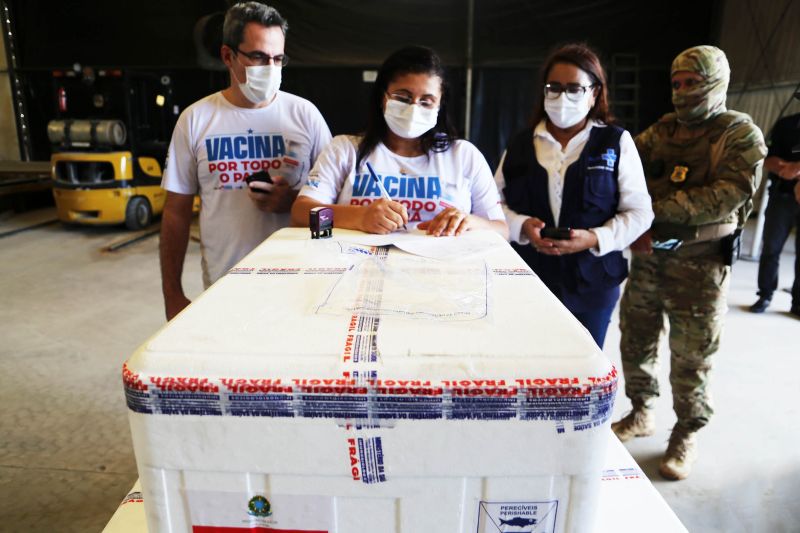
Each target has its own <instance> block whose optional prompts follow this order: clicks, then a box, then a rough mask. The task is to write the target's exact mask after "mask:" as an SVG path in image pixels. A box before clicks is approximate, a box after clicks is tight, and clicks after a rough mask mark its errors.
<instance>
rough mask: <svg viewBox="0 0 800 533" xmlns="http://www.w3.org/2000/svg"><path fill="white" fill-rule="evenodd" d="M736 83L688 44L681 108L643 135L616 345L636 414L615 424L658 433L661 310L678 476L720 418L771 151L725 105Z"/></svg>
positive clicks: (746, 120) (722, 63)
mask: <svg viewBox="0 0 800 533" xmlns="http://www.w3.org/2000/svg"><path fill="white" fill-rule="evenodd" d="M729 80H730V67H729V66H728V60H727V58H726V57H725V54H724V52H723V51H722V50H720V49H719V48H715V47H713V46H697V47H694V48H690V49H688V50H685V51H684V52H682V53H681V54H679V55H678V57H676V58H675V60H674V61H673V63H672V104H673V105H674V107H675V112H674V113H668V114H667V115H665V116H664V117H662V118H661V120H659V121H658V122H657V123H656V124H654V125H652V126H650V127H649V128H648V129H647V130H645V131H644V132H642V133H641V134H640V135H639V136H638V137H637V138H636V147H637V148H638V150H639V154H640V155H641V157H642V163H643V164H644V169H645V176H646V178H647V189H648V191H649V192H650V196H651V197H652V199H653V212H654V213H655V219H654V222H653V225H652V226H651V228H650V230H648V231H647V232H646V233H645V234H644V235H642V236H641V237H640V238H639V239H638V240H637V241H636V242H634V244H632V245H631V250H632V251H633V252H634V254H633V261H632V264H631V273H630V277H629V278H628V284H627V286H626V287H625V293H624V294H623V296H622V302H621V304H620V329H621V331H622V339H621V345H620V351H621V355H622V368H623V371H624V375H625V394H626V395H627V396H628V398H630V399H631V403H632V404H633V410H632V411H631V412H630V413H629V414H628V415H627V416H625V417H624V418H623V419H622V420H620V421H618V422H616V423H614V424H612V426H611V427H612V429H613V430H614V432H615V433H616V434H617V436H618V437H619V439H620V440H622V441H626V440H629V439H631V438H634V437H644V436H648V435H652V434H653V433H654V431H655V419H654V416H653V407H654V404H655V399H656V397H657V396H658V395H659V386H658V375H657V370H658V345H659V339H660V337H661V332H662V331H663V329H664V315H666V316H667V319H668V321H669V348H670V352H671V358H670V385H671V386H672V404H673V408H674V410H675V414H676V416H677V419H678V420H677V423H676V424H675V426H674V427H673V429H672V435H671V437H670V439H669V445H668V446H667V451H666V453H665V454H664V457H663V458H662V460H661V465H660V468H659V472H660V473H661V475H662V476H663V477H665V478H667V479H671V480H677V479H684V478H685V477H687V476H688V475H689V473H690V472H691V469H692V464H693V463H694V461H695V459H696V457H697V441H696V436H695V435H696V432H697V431H698V430H699V429H700V428H702V427H703V426H705V425H706V424H707V423H708V421H709V419H710V418H711V415H712V414H713V409H712V405H711V395H710V393H709V390H708V383H709V377H710V374H711V357H712V356H713V355H714V353H716V351H717V349H718V348H719V342H720V337H721V334H722V324H723V320H724V316H725V313H726V311H727V303H726V295H727V291H728V285H729V283H730V268H731V267H730V265H731V264H732V262H733V260H734V259H735V256H736V240H737V237H738V235H739V229H740V228H741V227H742V226H743V225H744V222H745V220H746V219H747V216H748V214H749V213H750V211H751V209H752V205H753V203H752V198H753V195H754V194H755V191H756V189H757V188H758V179H757V175H758V174H757V169H758V166H759V165H760V164H761V161H762V160H763V159H764V155H765V154H766V153H767V148H766V145H765V144H764V138H763V136H762V134H761V130H759V129H758V127H757V126H756V125H755V124H753V122H752V120H751V119H750V117H749V116H748V115H745V114H744V113H738V112H736V111H728V110H727V109H726V106H725V99H726V93H727V89H728V82H729Z"/></svg>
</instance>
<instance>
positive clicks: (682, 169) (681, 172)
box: [669, 165, 689, 183]
mask: <svg viewBox="0 0 800 533" xmlns="http://www.w3.org/2000/svg"><path fill="white" fill-rule="evenodd" d="M688 173H689V167H687V166H684V165H675V168H673V169H672V174H670V176H669V180H670V181H671V182H672V183H683V182H684V181H686V174H688Z"/></svg>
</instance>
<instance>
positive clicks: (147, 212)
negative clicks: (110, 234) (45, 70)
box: [47, 65, 178, 230]
mask: <svg viewBox="0 0 800 533" xmlns="http://www.w3.org/2000/svg"><path fill="white" fill-rule="evenodd" d="M53 91H54V96H55V102H56V108H57V112H56V115H55V116H56V119H55V120H51V121H50V122H49V123H48V125H47V136H48V138H49V140H50V143H51V146H52V156H51V159H50V163H51V172H52V177H53V195H54V197H55V203H56V208H57V211H58V218H59V219H60V220H61V221H63V222H66V223H70V224H89V225H108V224H122V223H124V224H125V225H126V226H127V227H128V228H130V229H133V230H138V229H142V228H144V227H146V226H148V225H149V224H150V223H151V222H152V220H153V217H154V216H157V215H160V214H161V212H162V211H163V209H164V200H165V199H166V193H165V191H164V190H163V189H162V188H161V187H160V184H161V173H162V169H163V166H164V161H165V159H166V155H167V148H168V146H169V140H170V136H171V134H172V128H173V127H174V125H175V120H176V119H177V115H178V109H177V107H176V106H173V103H172V82H171V79H170V77H169V76H168V75H166V74H158V73H154V72H141V71H123V70H120V69H97V70H95V69H93V68H91V67H85V68H80V67H79V66H77V65H76V67H75V68H73V69H69V70H55V71H53Z"/></svg>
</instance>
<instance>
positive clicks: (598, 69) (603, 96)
mask: <svg viewBox="0 0 800 533" xmlns="http://www.w3.org/2000/svg"><path fill="white" fill-rule="evenodd" d="M556 63H568V64H570V65H575V66H576V67H578V68H579V69H581V70H582V71H584V72H585V73H586V74H588V75H589V77H590V78H591V79H592V84H593V85H594V86H595V87H596V88H597V89H598V91H597V98H596V99H595V102H594V107H592V109H590V110H589V118H592V119H594V120H599V121H600V122H603V123H605V124H612V123H613V122H614V116H613V115H612V114H611V110H610V109H609V104H608V83H607V82H606V72H605V70H604V69H603V65H602V64H601V63H600V58H599V57H597V54H596V53H595V52H594V50H592V49H591V48H589V47H588V46H587V45H586V44H584V43H570V44H565V45H563V46H559V47H558V48H556V49H555V50H553V51H552V52H550V55H549V56H547V59H546V60H545V62H544V65H542V70H541V79H540V81H541V83H540V84H539V89H540V90H541V93H540V94H539V99H538V100H537V101H536V105H535V106H534V108H533V118H532V119H531V124H532V125H533V126H534V127H536V124H538V123H539V122H541V121H542V119H543V118H544V117H546V116H547V115H546V113H545V111H544V84H545V83H547V77H548V76H549V75H550V70H551V69H552V68H553V65H555V64H556Z"/></svg>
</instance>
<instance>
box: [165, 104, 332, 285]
mask: <svg viewBox="0 0 800 533" xmlns="http://www.w3.org/2000/svg"><path fill="white" fill-rule="evenodd" d="M330 140H331V133H330V130H329V129H328V126H327V124H325V120H324V119H323V118H322V115H321V114H320V112H319V110H317V108H316V107H315V106H314V104H312V103H311V102H309V101H308V100H305V99H303V98H300V97H299V96H295V95H292V94H289V93H285V92H283V91H280V92H278V94H277V96H276V98H275V100H274V101H273V102H272V103H271V104H269V105H268V106H266V107H263V108H254V109H248V108H242V107H238V106H235V105H233V104H231V103H230V102H229V101H228V100H226V99H225V97H224V96H223V95H222V93H221V92H218V93H214V94H212V95H210V96H207V97H205V98H203V99H202V100H199V101H197V102H195V103H194V104H192V105H191V106H189V107H188V108H186V110H184V112H183V113H181V116H180V118H178V122H177V124H176V125H175V130H174V132H173V134H172V142H171V143H170V146H169V154H168V157H167V164H166V167H165V169H164V176H163V178H162V182H161V186H162V187H163V188H164V189H166V190H168V191H171V192H176V193H180V194H200V200H201V203H202V205H201V209H200V240H201V248H202V257H203V259H202V264H203V283H204V285H205V286H206V287H208V286H209V285H211V284H212V283H213V282H215V281H216V280H217V279H219V278H221V277H222V276H223V275H225V273H226V272H227V271H228V270H229V269H230V268H231V267H232V266H233V265H235V264H236V263H237V262H239V260H241V259H242V258H243V257H244V256H245V255H247V254H248V253H250V251H252V250H253V248H255V247H256V246H258V245H259V244H260V243H261V242H262V241H263V240H264V239H266V238H267V237H269V235H270V234H272V232H274V231H276V230H278V229H280V228H283V227H286V226H288V225H289V213H282V214H276V213H264V212H263V211H259V210H258V209H257V208H256V206H255V204H254V203H253V201H252V200H250V198H249V197H248V196H247V190H246V187H247V184H246V182H245V178H246V177H247V176H249V175H250V174H252V173H253V172H256V171H259V170H262V169H264V170H268V171H269V173H270V174H271V175H272V176H276V175H279V176H283V177H284V178H285V179H287V181H288V182H289V184H290V185H291V186H292V187H294V188H295V189H299V188H300V187H302V186H303V184H304V183H305V180H306V176H307V174H308V171H309V169H310V168H311V167H312V165H313V163H314V161H315V160H316V158H317V156H318V155H319V154H320V152H321V151H322V149H323V148H324V147H325V146H326V145H327V144H328V143H329V142H330Z"/></svg>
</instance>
